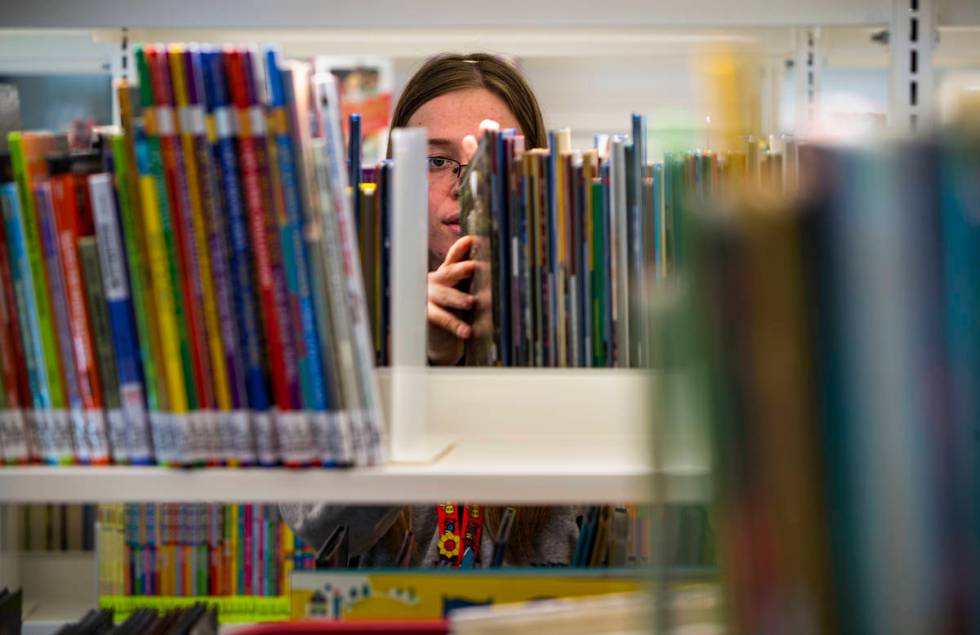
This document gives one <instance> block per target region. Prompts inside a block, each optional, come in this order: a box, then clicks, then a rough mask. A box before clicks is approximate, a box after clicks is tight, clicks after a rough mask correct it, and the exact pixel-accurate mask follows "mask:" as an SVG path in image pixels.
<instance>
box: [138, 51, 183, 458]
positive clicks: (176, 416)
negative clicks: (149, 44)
mask: <svg viewBox="0 0 980 635" xmlns="http://www.w3.org/2000/svg"><path fill="white" fill-rule="evenodd" d="M136 65H137V69H138V71H139V76H140V101H141V102H142V106H143V124H144V128H145V134H141V133H140V131H137V135H138V136H137V139H136V162H137V170H138V172H139V184H140V200H141V202H142V207H143V228H144V230H145V232H146V244H147V257H148V259H149V263H150V272H151V277H152V281H153V283H152V286H153V294H154V301H155V304H156V315H157V322H158V325H159V333H160V350H161V354H162V360H163V362H164V365H163V368H162V372H163V373H164V374H165V376H166V385H167V404H166V406H167V410H166V412H165V413H164V412H161V413H159V414H158V417H157V421H156V425H154V441H155V445H156V448H157V461H158V462H161V463H164V464H179V463H182V462H184V461H185V459H186V457H187V455H188V439H187V437H188V432H187V425H186V423H187V422H186V416H185V415H186V413H187V383H186V380H185V374H187V373H189V372H190V366H191V363H190V349H189V346H188V343H187V341H186V338H184V337H182V329H181V328H180V326H179V325H180V324H182V323H183V296H182V294H181V292H180V280H179V278H178V276H177V271H176V260H175V259H176V254H175V252H174V245H173V236H172V232H171V229H170V203H169V201H168V198H167V186H166V181H165V178H164V173H163V164H162V159H161V154H160V152H161V150H160V139H159V137H158V135H157V127H158V126H157V112H156V109H155V107H154V100H153V87H152V83H151V80H150V70H149V65H148V61H147V55H146V51H145V50H144V49H142V48H139V47H138V48H137V49H136Z"/></svg>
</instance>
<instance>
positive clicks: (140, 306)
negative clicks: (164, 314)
mask: <svg viewBox="0 0 980 635" xmlns="http://www.w3.org/2000/svg"><path fill="white" fill-rule="evenodd" d="M117 94H118V95H119V100H120V107H119V110H120V117H121V118H122V120H123V122H128V123H125V125H126V126H127V129H128V130H129V133H128V135H118V134H117V135H112V137H111V139H110V142H111V146H112V155H111V165H110V166H108V167H109V168H110V170H109V171H110V172H111V173H112V174H113V176H114V178H115V187H116V198H117V201H118V203H119V225H120V227H121V228H122V234H123V240H124V243H125V246H126V263H127V265H128V269H127V272H128V273H129V290H130V293H131V295H132V300H133V310H134V314H135V319H136V335H137V338H138V340H139V342H140V351H139V353H140V357H139V359H140V364H141V368H142V374H143V390H144V392H145V393H146V407H147V410H148V411H149V413H150V418H151V420H152V418H153V417H154V416H156V415H155V414H153V413H159V412H160V410H161V409H162V408H163V407H164V406H165V405H166V403H167V401H166V397H167V393H166V391H167V388H166V381H165V380H164V377H163V374H162V373H160V372H158V369H160V368H161V367H162V366H163V360H162V359H161V356H162V353H161V350H160V335H159V332H158V331H157V319H156V317H155V316H156V312H155V308H156V304H155V301H154V297H153V288H152V284H153V283H152V276H151V274H150V267H149V259H148V257H147V255H148V253H149V252H148V246H147V243H146V240H145V237H146V232H145V230H144V227H143V218H142V206H141V204H140V195H139V177H138V175H137V174H136V159H135V145H134V143H133V141H134V137H135V130H134V128H133V124H132V112H131V111H132V105H131V104H130V103H129V88H128V86H126V85H125V84H123V85H121V86H120V87H119V88H118V89H117ZM151 316H153V318H152V319H151Z"/></svg>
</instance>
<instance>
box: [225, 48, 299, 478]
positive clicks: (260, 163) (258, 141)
mask: <svg viewBox="0 0 980 635" xmlns="http://www.w3.org/2000/svg"><path fill="white" fill-rule="evenodd" d="M225 63H226V68H227V76H228V80H229V82H228V83H229V87H230V90H231V96H232V100H233V102H234V105H235V108H236V111H237V115H238V119H237V123H238V151H239V154H238V158H239V169H240V171H241V177H242V189H243V191H244V194H245V212H246V217H247V220H248V230H249V238H250V240H251V246H252V253H251V256H252V259H253V261H254V264H255V278H256V281H257V283H258V284H257V286H258V289H257V296H258V298H259V310H260V311H261V318H262V320H261V322H262V327H263V334H264V336H265V353H266V357H267V359H268V369H269V378H270V380H271V384H272V395H273V403H274V404H276V405H283V406H284V405H285V404H288V403H289V395H290V386H289V378H288V375H287V361H286V356H287V354H288V351H287V344H288V343H289V342H288V340H284V339H283V329H282V323H281V320H280V317H281V308H282V306H283V300H284V297H283V296H284V289H283V288H282V287H281V286H279V285H278V284H277V279H276V273H277V270H276V269H275V267H276V266H281V263H276V259H277V257H278V255H279V250H278V249H273V247H274V244H273V243H272V242H271V241H270V236H269V224H268V219H267V218H266V216H267V215H268V214H271V211H272V210H271V209H270V205H269V200H270V199H269V191H268V181H267V179H265V178H264V175H263V173H264V172H267V169H268V166H267V159H268V156H267V153H266V138H265V135H266V122H265V114H264V113H263V112H262V109H261V108H260V107H259V106H258V105H257V104H254V103H252V101H251V99H250V97H249V87H248V78H247V76H248V74H250V72H251V68H250V61H249V58H248V56H247V54H246V53H244V52H240V51H229V52H227V53H226V54H225ZM272 414H273V413H268V412H267V413H265V414H264V415H262V414H260V413H257V412H253V417H254V425H255V435H256V448H257V451H258V459H259V463H261V464H263V465H274V464H275V463H276V462H277V454H278V452H277V450H278V448H277V439H276V433H275V428H274V426H273V416H271V415H272Z"/></svg>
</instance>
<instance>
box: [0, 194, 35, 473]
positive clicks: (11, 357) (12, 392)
mask: <svg viewBox="0 0 980 635" xmlns="http://www.w3.org/2000/svg"><path fill="white" fill-rule="evenodd" d="M4 185H6V184H4ZM11 185H13V184H11ZM0 197H3V194H2V193H0ZM0 206H2V207H3V208H4V209H3V211H2V213H0V384H2V386H3V390H2V392H3V395H2V398H3V401H4V408H5V412H3V413H0V446H2V447H3V458H4V460H5V461H6V462H7V463H14V464H20V463H27V462H29V461H30V460H31V447H30V442H29V439H30V432H29V431H28V429H27V427H26V426H27V418H26V413H25V408H28V407H29V404H28V403H27V400H28V399H30V396H31V392H30V386H29V379H28V368H27V360H26V357H25V354H24V348H23V346H26V345H27V340H26V338H22V337H21V328H20V325H19V322H18V318H17V316H18V315H19V311H20V308H19V303H18V300H17V291H16V289H15V288H14V276H13V273H12V272H11V269H12V267H13V266H14V262H13V256H12V249H11V248H10V246H9V241H8V239H7V233H8V232H7V229H6V222H5V219H6V216H7V212H6V206H7V202H6V200H5V198H0Z"/></svg>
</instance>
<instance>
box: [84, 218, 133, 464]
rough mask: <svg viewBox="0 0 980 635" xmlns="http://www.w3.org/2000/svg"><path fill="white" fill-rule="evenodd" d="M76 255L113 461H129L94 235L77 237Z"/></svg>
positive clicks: (110, 333) (114, 359)
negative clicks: (81, 278)
mask: <svg viewBox="0 0 980 635" xmlns="http://www.w3.org/2000/svg"><path fill="white" fill-rule="evenodd" d="M78 259H79V261H80V263H81V268H82V275H83V276H84V277H85V291H86V298H87V302H88V313H89V318H90V321H91V324H92V339H93V341H94V344H95V355H96V358H97V360H98V363H97V366H98V369H99V380H100V384H101V387H102V403H103V405H104V406H105V418H106V420H107V422H108V428H109V441H110V447H111V451H112V461H113V463H117V464H125V463H129V446H128V442H127V440H126V428H127V425H126V419H125V417H124V416H123V411H122V401H121V397H120V392H119V377H118V375H117V371H116V351H115V348H113V343H112V325H111V323H110V321H109V312H108V304H107V303H106V297H105V289H104V287H103V286H102V267H101V266H100V265H99V247H98V245H97V244H96V240H95V236H82V237H81V238H79V239H78Z"/></svg>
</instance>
